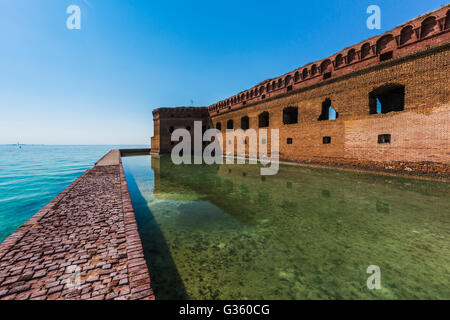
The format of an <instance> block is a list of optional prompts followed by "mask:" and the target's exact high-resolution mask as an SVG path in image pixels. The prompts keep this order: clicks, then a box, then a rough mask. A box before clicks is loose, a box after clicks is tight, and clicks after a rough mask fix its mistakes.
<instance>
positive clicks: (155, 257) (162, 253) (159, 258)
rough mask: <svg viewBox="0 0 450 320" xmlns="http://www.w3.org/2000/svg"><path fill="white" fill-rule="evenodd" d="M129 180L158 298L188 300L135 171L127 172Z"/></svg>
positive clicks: (154, 289) (145, 255) (146, 258)
mask: <svg viewBox="0 0 450 320" xmlns="http://www.w3.org/2000/svg"><path fill="white" fill-rule="evenodd" d="M126 179H127V184H128V190H129V191H130V197H131V202H132V204H133V209H134V212H135V216H136V221H137V225H138V229H139V234H140V236H141V240H142V246H143V249H144V257H145V260H146V262H147V266H148V268H149V272H150V279H151V286H152V288H153V291H154V293H155V296H156V299H159V300H187V299H188V296H187V293H186V288H185V287H184V284H183V281H182V279H181V276H180V274H179V272H178V269H177V267H176V265H175V262H174V260H173V258H172V255H171V253H170V249H169V246H168V245H167V242H166V239H165V238H164V235H163V233H162V231H161V229H160V228H159V226H158V223H157V221H156V219H155V217H154V215H153V213H152V211H151V210H150V208H149V207H148V205H147V201H146V200H145V198H144V197H143V195H142V193H141V192H140V190H139V188H138V186H137V183H136V180H135V179H134V176H133V174H132V173H131V172H128V173H126Z"/></svg>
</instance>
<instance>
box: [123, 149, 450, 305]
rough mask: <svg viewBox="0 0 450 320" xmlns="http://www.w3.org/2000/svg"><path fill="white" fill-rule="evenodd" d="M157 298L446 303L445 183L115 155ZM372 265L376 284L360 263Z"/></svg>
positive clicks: (449, 220) (449, 285) (449, 291)
mask: <svg viewBox="0 0 450 320" xmlns="http://www.w3.org/2000/svg"><path fill="white" fill-rule="evenodd" d="M123 165H124V169H125V174H126V178H127V182H128V187H129V190H130V194H131V198H132V202H133V206H134V209H135V213H136V218H137V222H138V227H139V232H140V234H141V237H142V241H143V246H144V251H145V256H146V260H147V264H148V266H149V269H150V275H151V279H152V287H153V289H154V291H155V294H156V297H157V299H158V298H159V299H185V298H188V299H449V298H450V277H449V272H450V259H449V257H450V248H449V245H450V242H449V240H450V237H449V235H450V228H449V225H450V209H449V208H450V197H449V195H450V184H448V183H444V182H435V181H423V180H416V179H409V178H401V177H392V176H383V175H375V174H368V173H360V172H348V171H340V170H332V169H322V168H310V167H299V166H288V165H281V166H280V170H279V173H278V174H277V175H275V176H266V177H262V176H260V174H259V167H258V166H257V165H248V164H247V165H237V164H234V165H226V164H224V165H174V164H172V162H171V160H170V157H156V156H148V155H147V156H134V157H124V158H123ZM371 265H376V266H379V268H380V272H381V278H380V280H381V289H372V290H370V289H369V288H368V287H367V279H368V277H369V276H370V275H371V274H368V273H367V268H368V267H369V266H371Z"/></svg>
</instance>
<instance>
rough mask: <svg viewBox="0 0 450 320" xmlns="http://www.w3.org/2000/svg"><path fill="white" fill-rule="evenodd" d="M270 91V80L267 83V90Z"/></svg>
mask: <svg viewBox="0 0 450 320" xmlns="http://www.w3.org/2000/svg"><path fill="white" fill-rule="evenodd" d="M269 91H270V82H269V83H268V84H267V92H269Z"/></svg>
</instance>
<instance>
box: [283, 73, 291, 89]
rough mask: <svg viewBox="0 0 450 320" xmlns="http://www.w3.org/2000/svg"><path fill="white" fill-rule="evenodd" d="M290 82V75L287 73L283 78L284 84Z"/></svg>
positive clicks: (286, 84)
mask: <svg viewBox="0 0 450 320" xmlns="http://www.w3.org/2000/svg"><path fill="white" fill-rule="evenodd" d="M290 83H291V76H290V75H287V76H286V78H284V86H285V87H287V86H288V85H289V84H290Z"/></svg>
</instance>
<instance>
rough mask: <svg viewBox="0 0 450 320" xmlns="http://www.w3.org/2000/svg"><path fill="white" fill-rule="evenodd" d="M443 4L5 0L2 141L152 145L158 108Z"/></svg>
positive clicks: (223, 90) (256, 78) (204, 97)
mask: <svg viewBox="0 0 450 320" xmlns="http://www.w3.org/2000/svg"><path fill="white" fill-rule="evenodd" d="M71 4H75V5H78V6H79V7H80V8H81V30H69V29H67V27H66V20H67V18H68V17H69V15H68V14H67V13H66V8H67V7H68V6H69V5H71ZM372 4H375V5H378V6H379V7H380V8H381V29H380V30H369V29H368V28H367V27H366V20H367V18H368V16H369V15H368V14H367V13H366V9H367V7H368V6H369V5H372ZM443 4H446V2H445V0H426V1H424V0H385V1H376V0H308V1H302V0H294V1H274V0H271V1H265V0H259V1H245V0H240V1H235V0H227V1H213V0H209V1H188V0H185V1H177V0H172V1H165V0H158V1H156V0H148V1H143V0H121V1H119V0H115V1H112V0H67V1H66V0H39V1H38V0H33V1H31V0H0V40H1V46H0V144H4V143H16V142H17V141H20V142H21V143H30V144H31V143H34V144H41V143H42V144H149V141H150V137H151V136H152V135H153V124H152V110H153V109H154V108H157V107H170V106H179V105H183V106H186V105H187V106H190V105H197V106H198V105H202V106H207V105H210V104H212V103H214V102H217V101H218V100H220V99H223V98H226V97H229V96H231V95H233V94H235V93H237V92H239V91H241V90H244V89H247V88H250V87H252V86H253V85H255V84H257V83H259V82H261V81H263V80H265V79H266V78H271V77H275V76H278V75H281V74H283V73H286V72H288V71H291V70H293V69H295V68H297V67H299V66H302V65H304V64H305V63H308V62H310V61H315V60H319V59H321V58H325V57H327V56H329V55H331V54H333V53H335V52H337V51H340V50H341V49H343V48H345V47H347V46H349V45H352V44H355V43H357V42H360V41H362V40H364V39H366V38H369V37H371V36H374V35H376V34H380V33H383V32H385V31H387V30H389V29H391V28H393V27H395V26H397V25H399V24H401V23H403V22H406V21H408V20H410V19H412V18H414V17H416V16H418V15H420V14H423V13H425V12H428V11H431V10H434V9H437V8H439V7H440V6H441V5H443Z"/></svg>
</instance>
